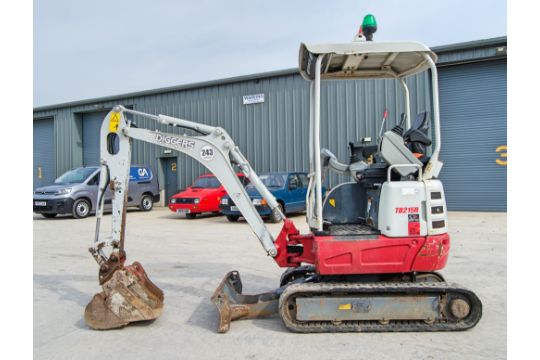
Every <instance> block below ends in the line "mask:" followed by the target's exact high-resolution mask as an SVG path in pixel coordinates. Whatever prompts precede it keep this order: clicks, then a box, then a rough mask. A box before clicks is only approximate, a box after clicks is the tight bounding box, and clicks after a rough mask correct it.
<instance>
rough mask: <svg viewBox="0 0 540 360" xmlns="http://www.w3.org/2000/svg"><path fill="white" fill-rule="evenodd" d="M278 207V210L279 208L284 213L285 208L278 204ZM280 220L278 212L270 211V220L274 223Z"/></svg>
mask: <svg viewBox="0 0 540 360" xmlns="http://www.w3.org/2000/svg"><path fill="white" fill-rule="evenodd" d="M278 208H279V210H281V212H282V213H283V214H285V209H283V205H281V204H279V205H278ZM280 221H281V217H280V216H279V215H278V214H276V213H275V212H273V211H272V215H270V222H271V223H274V224H275V223H278V222H280Z"/></svg>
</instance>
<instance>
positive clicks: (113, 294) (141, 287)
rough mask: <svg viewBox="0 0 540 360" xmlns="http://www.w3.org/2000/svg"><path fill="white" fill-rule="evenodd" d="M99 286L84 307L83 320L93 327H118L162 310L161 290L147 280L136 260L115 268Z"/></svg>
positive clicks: (145, 318) (151, 315)
mask: <svg viewBox="0 0 540 360" xmlns="http://www.w3.org/2000/svg"><path fill="white" fill-rule="evenodd" d="M102 287H103V291H102V292H100V293H98V294H96V295H94V297H93V298H92V300H91V301H90V302H89V303H88V305H86V309H85V311H84V320H85V321H86V323H87V324H88V326H90V327H91V328H93V329H97V330H107V329H114V328H119V327H123V326H126V325H127V324H129V323H130V322H134V321H143V320H153V319H155V318H157V317H158V316H159V315H160V314H161V311H162V309H163V291H161V289H159V288H158V287H157V286H156V285H154V283H152V281H150V279H149V278H148V276H147V275H146V272H145V271H144V269H143V267H142V266H141V264H139V263H138V262H134V263H133V265H130V266H122V267H120V268H118V269H117V270H116V271H114V273H112V275H111V276H110V278H109V279H107V280H106V281H105V282H104V283H103V284H102Z"/></svg>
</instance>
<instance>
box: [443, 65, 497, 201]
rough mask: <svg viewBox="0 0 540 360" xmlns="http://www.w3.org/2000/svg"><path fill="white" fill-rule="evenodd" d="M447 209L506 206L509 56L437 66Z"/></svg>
mask: <svg viewBox="0 0 540 360" xmlns="http://www.w3.org/2000/svg"><path fill="white" fill-rule="evenodd" d="M439 82H440V103H441V131H442V134H441V136H442V147H441V160H442V161H443V162H444V166H443V169H442V172H441V178H442V180H443V182H444V187H445V193H446V201H447V206H448V209H449V210H478V211H506V157H505V156H506V155H505V154H506V60H499V61H489V62H482V63H475V64H467V65H457V66H450V67H444V68H441V69H440V72H439Z"/></svg>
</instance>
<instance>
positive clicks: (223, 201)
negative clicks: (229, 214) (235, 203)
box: [221, 198, 229, 205]
mask: <svg viewBox="0 0 540 360" xmlns="http://www.w3.org/2000/svg"><path fill="white" fill-rule="evenodd" d="M221 205H229V199H227V198H225V199H221Z"/></svg>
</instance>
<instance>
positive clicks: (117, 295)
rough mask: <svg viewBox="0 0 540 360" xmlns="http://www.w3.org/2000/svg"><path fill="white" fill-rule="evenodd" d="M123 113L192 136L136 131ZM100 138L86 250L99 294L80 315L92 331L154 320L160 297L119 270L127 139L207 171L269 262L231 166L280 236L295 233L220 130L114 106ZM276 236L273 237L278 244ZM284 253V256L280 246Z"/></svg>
mask: <svg viewBox="0 0 540 360" xmlns="http://www.w3.org/2000/svg"><path fill="white" fill-rule="evenodd" d="M128 113H129V114H133V115H137V116H141V117H145V118H149V119H152V120H155V121H156V122H158V123H161V124H165V125H170V126H173V127H181V128H185V129H189V130H192V131H194V132H196V133H198V135H197V136H190V135H186V134H184V135H176V134H169V133H165V132H162V131H159V130H149V129H143V128H138V127H137V126H136V125H135V124H134V123H133V122H131V121H129V120H128V119H127V117H126V116H125V115H126V114H128ZM100 136H101V145H100V146H101V148H100V151H101V175H100V182H99V191H98V202H97V204H98V207H97V211H96V218H97V220H96V231H95V238H94V242H93V244H92V246H91V247H90V249H89V251H90V253H91V254H92V256H93V257H94V259H95V260H96V262H97V263H98V265H99V283H100V285H102V287H103V292H101V293H98V294H96V295H95V296H94V298H93V299H92V301H91V302H90V303H89V304H88V306H87V307H86V310H85V319H86V322H87V323H88V324H89V325H90V326H91V327H93V328H96V329H110V328H115V327H121V326H124V325H127V324H128V323H129V322H132V321H140V320H150V319H154V318H156V317H158V316H159V314H160V313H161V309H162V307H163V293H162V292H161V290H160V289H159V288H158V287H157V286H155V285H154V284H153V283H152V282H151V281H150V279H149V278H148V276H147V275H146V272H145V271H144V269H143V268H142V266H141V265H140V264H139V263H137V262H135V263H133V265H129V266H124V263H125V260H126V253H125V250H124V242H125V227H126V207H127V194H128V187H129V169H130V161H131V142H132V140H133V139H135V140H140V141H144V142H147V143H151V144H155V145H158V146H162V147H165V148H169V149H172V150H177V151H179V152H181V153H183V154H186V155H188V156H190V157H192V158H193V159H195V160H197V161H198V162H200V163H201V164H202V165H204V166H205V167H206V168H208V169H209V170H210V171H211V172H212V173H213V174H214V175H215V176H216V177H217V178H218V179H219V181H220V182H221V184H223V186H224V187H225V189H226V190H227V192H228V194H229V195H230V197H231V198H232V199H233V201H234V203H235V204H236V206H238V208H239V210H240V211H241V213H242V215H243V216H244V218H245V219H246V221H247V223H248V224H249V226H250V227H251V229H252V230H253V232H254V233H255V235H256V236H257V238H258V239H259V241H260V242H261V245H262V246H263V248H264V250H265V251H266V253H267V254H268V255H270V256H272V257H274V258H276V257H277V256H278V249H277V248H276V244H275V241H274V237H273V236H272V234H271V233H270V232H269V231H268V229H267V227H266V226H265V224H264V222H263V220H262V218H261V217H260V215H259V213H258V212H257V210H256V209H255V207H254V206H253V204H252V202H251V199H250V197H249V196H248V194H247V193H246V191H245V189H244V186H243V185H242V183H241V182H240V180H239V179H238V177H237V175H236V171H235V170H234V168H233V166H234V165H236V166H238V167H239V168H240V170H241V171H242V172H243V173H244V174H245V176H246V177H248V178H249V180H250V182H251V184H252V185H253V186H255V188H256V189H257V190H258V191H259V193H260V194H261V195H262V197H263V198H264V199H265V200H266V201H267V203H268V205H269V206H270V208H271V209H272V211H273V212H274V213H275V214H276V215H278V216H279V217H280V218H281V219H283V220H285V226H284V229H286V230H285V233H286V232H287V231H295V229H294V226H291V224H292V223H291V222H290V221H289V220H286V219H285V215H284V214H283V213H282V212H281V210H280V208H279V206H278V203H277V201H276V199H275V198H274V196H273V195H272V194H271V193H270V191H268V189H267V188H266V187H265V186H264V184H263V183H262V181H261V180H260V179H259V177H258V176H257V174H256V173H255V171H254V170H253V169H252V168H251V166H250V164H249V162H248V161H247V160H246V159H245V157H244V156H243V155H242V153H241V152H240V150H239V149H238V147H237V146H236V145H235V144H234V141H233V140H232V139H231V137H230V136H229V134H228V133H227V132H226V131H225V130H224V129H223V128H220V127H213V126H209V125H204V124H199V123H195V122H191V121H187V120H183V119H177V118H173V117H170V116H166V115H152V114H146V113H143V112H139V111H135V110H130V109H126V108H125V107H123V106H116V107H114V109H113V110H112V111H111V112H109V114H108V115H107V117H106V118H105V119H104V121H103V124H102V127H101V132H100ZM107 187H110V189H111V192H112V195H113V198H112V215H111V216H112V236H111V237H110V238H106V239H105V238H102V237H101V236H100V224H101V219H102V216H103V205H104V194H105V191H106V189H107ZM283 233H284V231H283V230H282V234H283ZM282 234H280V236H279V238H281V239H282V238H283V235H282ZM284 248H285V249H284V251H285V252H286V246H284ZM282 253H283V252H282ZM276 261H278V260H277V258H276Z"/></svg>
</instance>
